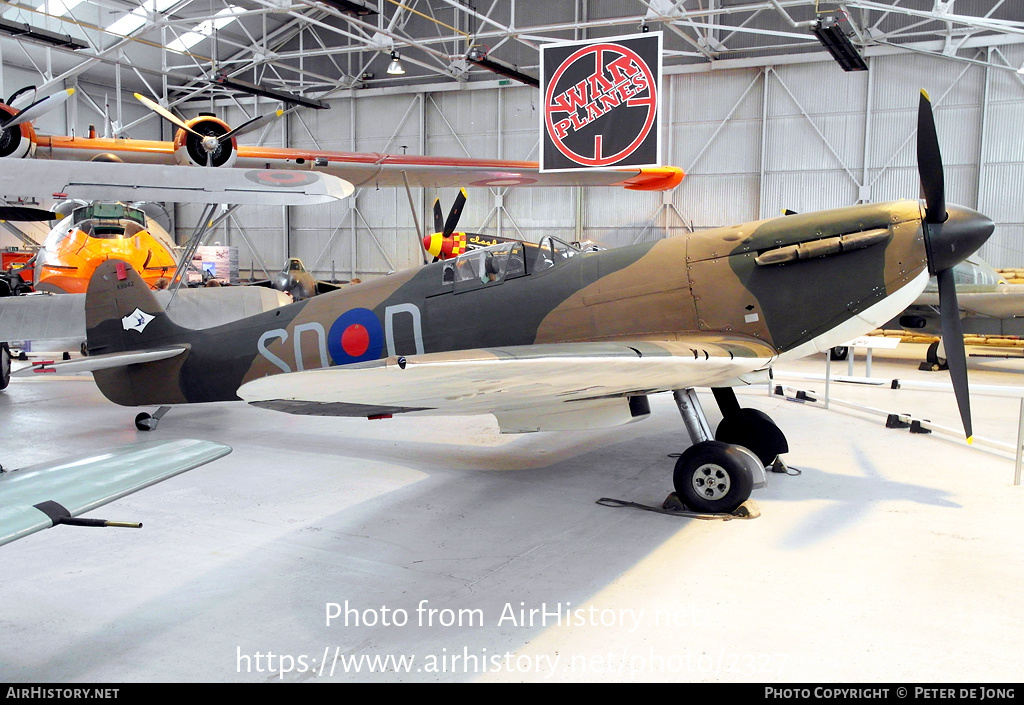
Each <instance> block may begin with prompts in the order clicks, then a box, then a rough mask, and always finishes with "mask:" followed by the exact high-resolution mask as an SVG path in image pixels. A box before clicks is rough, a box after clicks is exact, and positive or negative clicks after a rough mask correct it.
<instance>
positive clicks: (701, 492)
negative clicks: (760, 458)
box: [672, 441, 756, 514]
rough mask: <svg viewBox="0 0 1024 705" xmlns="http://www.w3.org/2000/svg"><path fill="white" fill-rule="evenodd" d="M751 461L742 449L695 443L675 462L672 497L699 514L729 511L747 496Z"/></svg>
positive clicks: (711, 442)
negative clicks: (676, 497)
mask: <svg viewBox="0 0 1024 705" xmlns="http://www.w3.org/2000/svg"><path fill="white" fill-rule="evenodd" d="M755 462H756V461H755V460H754V459H753V458H752V457H751V456H750V455H749V454H747V453H745V452H744V450H743V449H742V448H738V447H736V446H734V445H730V444H728V443H722V442H720V441H702V442H701V443H697V444H696V445H693V446H690V447H689V448H687V449H686V450H685V451H684V452H683V454H682V455H680V456H679V460H678V461H676V469H675V473H674V475H673V477H672V479H673V482H674V484H675V488H676V494H677V495H678V496H679V497H681V498H682V500H683V501H684V502H685V503H686V505H687V506H688V507H690V508H691V509H693V510H696V511H699V512H707V513H715V514H718V513H722V514H726V513H729V512H732V511H734V510H735V509H736V508H737V507H739V506H740V505H741V504H743V503H744V502H745V501H747V499H749V497H750V492H751V490H753V487H754V479H753V473H752V471H751V467H750V464H751V463H755Z"/></svg>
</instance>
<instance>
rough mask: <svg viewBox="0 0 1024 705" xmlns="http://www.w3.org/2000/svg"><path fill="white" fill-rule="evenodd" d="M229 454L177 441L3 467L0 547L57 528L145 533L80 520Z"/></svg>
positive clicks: (226, 450) (216, 445)
mask: <svg viewBox="0 0 1024 705" xmlns="http://www.w3.org/2000/svg"><path fill="white" fill-rule="evenodd" d="M230 452H231V448H230V447H229V446H226V445H223V444H221V443H212V442H210V441H197V440H190V439H178V440H169V441H156V442H147V443H136V444H134V445H129V446H122V447H118V448H108V449H105V450H99V451H92V452H88V453H79V454H78V455H74V456H71V457H67V458H61V459H60V460H57V461H54V462H47V463H41V464H38V465H33V466H31V467H26V468H22V469H20V470H4V469H3V468H0V546H2V545H4V544H6V543H10V542H12V541H16V540H18V539H21V538H24V537H26V536H28V535H29V534H33V533H35V532H37V531H42V530H43V529H49V528H51V527H54V526H57V525H59V524H64V525H67V526H120V527H128V528H141V527H142V524H138V523H134V522H133V523H128V522H113V521H105V520H103V519H91V518H84V517H80V516H79V515H80V514H85V513H87V512H91V511H92V510H94V509H96V508H97V507H101V506H103V505H104V504H108V503H110V502H113V501H114V500H116V499H120V498H121V497H124V496H126V495H129V494H132V493H133V492H138V491H139V490H141V489H144V488H146V487H149V486H150V485H153V484H156V483H157V482H162V481H163V480H166V479H168V478H171V477H174V476H175V475H178V474H180V473H183V472H185V471H186V470H191V469H193V468H196V467H199V466H200V465H204V464H206V463H209V462H212V461H214V460H216V459H218V458H222V457H224V456H225V455H227V454H228V453H230Z"/></svg>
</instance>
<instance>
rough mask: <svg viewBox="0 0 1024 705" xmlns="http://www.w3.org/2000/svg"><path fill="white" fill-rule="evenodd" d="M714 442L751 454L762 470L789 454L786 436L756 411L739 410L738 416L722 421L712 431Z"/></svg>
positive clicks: (767, 418)
mask: <svg viewBox="0 0 1024 705" xmlns="http://www.w3.org/2000/svg"><path fill="white" fill-rule="evenodd" d="M715 440H716V441H720V442H722V443H730V444H733V445H738V446H743V447H744V448H746V449H748V450H750V451H752V452H753V453H754V455H756V456H757V457H758V459H759V460H760V461H761V463H762V464H763V465H764V466H765V467H767V466H769V465H771V464H772V463H774V462H775V458H777V457H778V456H780V455H782V454H783V453H788V452H789V441H787V440H786V434H784V433H783V432H782V430H781V429H780V428H779V427H778V426H776V425H775V422H774V421H772V419H771V417H770V416H768V414H766V413H764V412H763V411H761V410H760V409H740V413H738V414H733V415H731V416H728V417H726V418H724V419H722V422H721V423H720V424H718V428H717V429H715Z"/></svg>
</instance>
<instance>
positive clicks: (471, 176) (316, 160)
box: [36, 135, 685, 191]
mask: <svg viewBox="0 0 1024 705" xmlns="http://www.w3.org/2000/svg"><path fill="white" fill-rule="evenodd" d="M36 154H37V157H39V158H43V159H56V160H65V159H72V160H78V161H88V160H90V159H92V158H93V157H95V156H96V155H98V154H113V155H115V156H116V157H117V158H119V159H121V160H122V161H124V162H130V163H150V164H155V163H162V164H174V163H175V155H174V143H173V142H157V141H150V140H131V139H108V138H82V137H65V136H56V135H52V136H40V137H39V142H38V148H37V152H36ZM233 168H235V169H237V168H244V169H263V168H270V169H291V170H297V171H300V172H301V171H306V172H308V171H309V170H311V169H312V170H313V171H315V172H322V173H325V174H331V175H333V176H336V177H339V178H341V179H344V180H346V181H349V182H351V183H353V184H355V185H356V186H368V187H378V186H379V187H397V188H402V187H404V186H405V184H406V181H408V183H409V185H410V186H423V187H427V188H448V187H452V188H461V187H494V188H497V187H504V186H525V187H530V186H536V187H554V186H618V187H621V188H625V189H630V190H637V191H668V190H671V189H673V188H675V187H676V186H678V185H679V183H680V182H681V181H682V179H683V177H684V176H685V174H684V172H683V170H682V169H680V168H679V167H674V166H666V167H648V168H637V167H633V168H625V169H604V170H588V171H581V172H549V173H541V172H540V168H539V164H538V163H537V162H529V161H513V160H506V159H470V158H453V157H434V156H423V155H415V154H381V153H377V152H334V151H323V150H304V149H289V148H281V147H260V146H249V145H239V146H238V159H237V162H236V163H235V166H234V167H233ZM221 170H222V171H228V170H230V169H221ZM192 171H194V169H193V170H192Z"/></svg>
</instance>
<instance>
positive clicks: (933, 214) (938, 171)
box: [917, 90, 995, 443]
mask: <svg viewBox="0 0 1024 705" xmlns="http://www.w3.org/2000/svg"><path fill="white" fill-rule="evenodd" d="M917 170H918V174H919V175H920V178H921V191H922V193H923V194H924V202H925V216H924V219H923V221H922V227H923V228H924V241H925V247H926V248H927V252H928V271H929V272H931V273H932V274H934V275H935V277H936V280H937V282H938V286H939V318H940V321H941V325H942V340H943V342H944V345H945V349H946V364H947V365H948V367H949V375H950V378H951V380H952V382H953V393H954V395H955V396H956V403H957V407H958V408H959V410H960V420H961V421H962V422H963V425H964V433H965V434H966V435H967V442H968V443H970V442H971V441H973V439H974V429H973V424H972V423H971V400H970V395H969V389H968V384H967V353H966V351H965V350H964V335H963V326H962V325H961V323H960V306H959V304H958V303H957V297H956V284H955V282H954V279H953V267H954V266H956V265H957V264H959V263H960V262H962V261H964V260H965V259H967V257H969V256H970V255H972V254H973V253H974V252H976V251H977V250H978V248H980V247H981V246H982V245H984V244H985V241H986V240H988V238H989V236H990V235H991V234H992V231H993V230H995V224H994V223H993V222H992V220H991V219H990V218H988V217H986V216H984V215H982V214H981V213H978V212H977V211H974V210H971V209H970V208H965V207H963V206H954V205H951V206H947V205H946V187H945V180H944V176H943V168H942V155H941V153H940V152H939V139H938V135H937V134H936V131H935V118H934V115H933V114H932V104H931V99H930V98H929V97H928V93H926V92H925V91H923V90H922V91H921V100H920V103H919V105H918V112H917Z"/></svg>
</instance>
